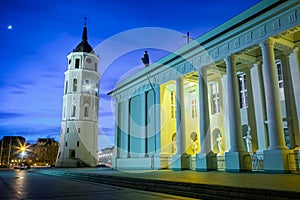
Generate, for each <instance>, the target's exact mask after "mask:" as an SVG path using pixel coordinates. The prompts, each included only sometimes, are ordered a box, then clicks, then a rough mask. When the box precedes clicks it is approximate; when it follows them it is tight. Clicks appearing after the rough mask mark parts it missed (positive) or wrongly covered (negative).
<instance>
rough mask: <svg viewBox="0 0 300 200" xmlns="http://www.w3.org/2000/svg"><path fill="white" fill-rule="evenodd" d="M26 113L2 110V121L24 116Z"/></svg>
mask: <svg viewBox="0 0 300 200" xmlns="http://www.w3.org/2000/svg"><path fill="white" fill-rule="evenodd" d="M24 116H26V115H25V114H22V113H14V112H1V111H0V122H1V121H4V120H12V119H16V118H19V117H24Z"/></svg>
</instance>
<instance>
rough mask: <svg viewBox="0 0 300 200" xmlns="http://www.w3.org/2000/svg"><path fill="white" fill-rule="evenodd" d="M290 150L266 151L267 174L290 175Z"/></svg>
mask: <svg viewBox="0 0 300 200" xmlns="http://www.w3.org/2000/svg"><path fill="white" fill-rule="evenodd" d="M290 153H291V151H290V150H281V149H278V150H265V151H264V170H265V172H266V173H289V172H290V167H289V164H290V163H289V154H290Z"/></svg>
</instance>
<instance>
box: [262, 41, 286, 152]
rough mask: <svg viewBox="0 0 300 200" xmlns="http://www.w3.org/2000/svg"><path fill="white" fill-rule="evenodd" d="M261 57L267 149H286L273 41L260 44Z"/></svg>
mask: <svg viewBox="0 0 300 200" xmlns="http://www.w3.org/2000/svg"><path fill="white" fill-rule="evenodd" d="M260 45H261V48H262V57H263V76H264V85H265V95H266V106H267V117H268V120H267V123H268V131H269V144H270V146H269V148H268V150H274V149H287V147H286V145H285V140H284V134H283V123H282V112H281V106H280V100H279V91H278V78H277V72H276V70H277V68H276V65H275V54H274V41H273V40H272V39H269V40H267V41H266V42H265V43H262V44H260Z"/></svg>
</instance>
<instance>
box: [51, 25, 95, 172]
mask: <svg viewBox="0 0 300 200" xmlns="http://www.w3.org/2000/svg"><path fill="white" fill-rule="evenodd" d="M67 58H68V69H67V71H66V72H65V81H64V95H63V108H62V121H61V133H60V147H59V151H58V155H57V159H56V166H57V167H83V166H90V167H93V166H96V165H98V156H97V152H98V107H99V92H98V89H99V80H100V74H99V73H98V61H99V57H98V56H97V55H96V54H95V52H94V51H93V48H92V47H91V46H90V44H89V43H88V41H87V27H86V22H85V23H84V27H83V32H82V41H81V42H80V43H79V44H78V45H77V47H76V48H75V49H74V50H73V51H72V52H71V53H69V55H68V56H67Z"/></svg>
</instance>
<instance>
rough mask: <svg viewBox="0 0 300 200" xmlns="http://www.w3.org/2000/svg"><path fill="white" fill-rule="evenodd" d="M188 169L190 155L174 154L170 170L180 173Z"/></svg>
mask: <svg viewBox="0 0 300 200" xmlns="http://www.w3.org/2000/svg"><path fill="white" fill-rule="evenodd" d="M189 169H190V155H188V154H186V153H184V154H182V155H180V154H175V155H173V157H172V170H174V171H181V170H189Z"/></svg>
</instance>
